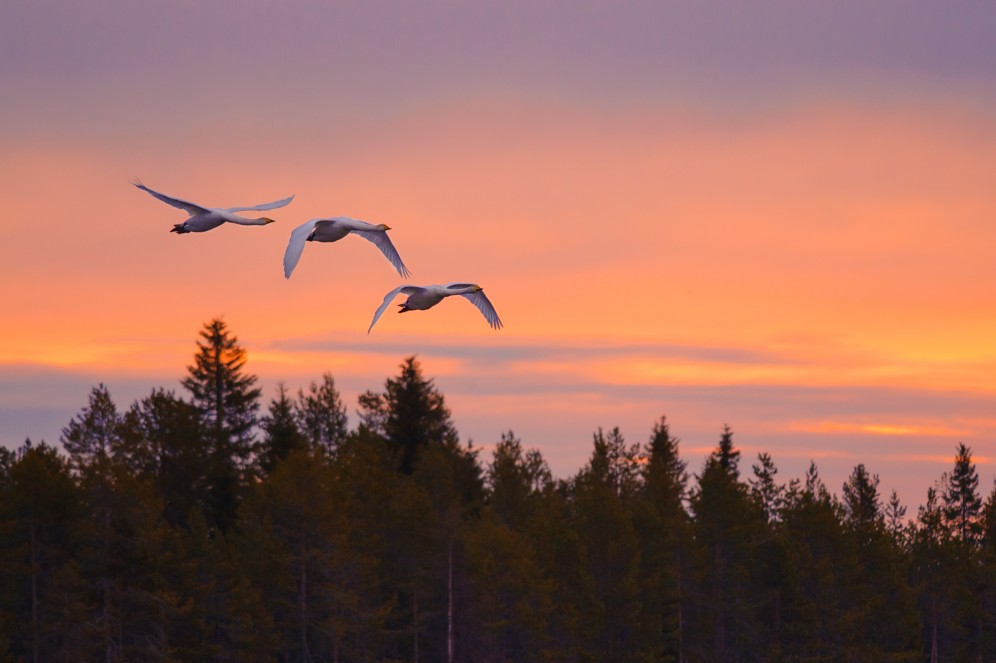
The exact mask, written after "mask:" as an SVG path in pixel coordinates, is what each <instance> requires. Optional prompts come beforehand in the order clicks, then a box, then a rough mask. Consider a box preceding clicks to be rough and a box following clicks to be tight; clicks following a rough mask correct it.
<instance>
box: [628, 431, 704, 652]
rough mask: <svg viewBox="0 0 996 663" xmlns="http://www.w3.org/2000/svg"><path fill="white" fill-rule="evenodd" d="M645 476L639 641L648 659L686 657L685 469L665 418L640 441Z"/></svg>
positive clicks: (639, 517)
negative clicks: (646, 437)
mask: <svg viewBox="0 0 996 663" xmlns="http://www.w3.org/2000/svg"><path fill="white" fill-rule="evenodd" d="M643 455H644V457H645V458H646V462H645V464H644V466H643V477H642V479H643V481H642V485H641V488H640V492H639V498H638V501H637V504H636V508H635V510H634V511H635V516H634V519H635V524H636V531H637V534H638V536H639V539H640V581H639V585H640V588H641V597H640V599H641V600H640V604H641V606H640V608H641V609H640V616H639V619H638V623H639V625H640V630H641V633H640V636H639V637H640V644H639V649H640V653H641V655H642V656H644V657H646V658H647V659H649V660H662V661H673V662H678V661H683V660H685V629H686V624H685V622H686V619H687V614H686V613H687V605H686V604H687V603H688V596H687V595H688V591H687V590H688V585H689V584H690V575H691V573H690V571H689V566H690V565H689V557H690V552H689V545H688V543H689V540H688V539H689V537H690V528H689V522H688V514H687V513H686V512H685V509H684V506H683V500H684V498H685V493H686V486H687V483H688V474H687V473H686V471H685V468H686V464H685V461H683V460H681V458H680V456H679V455H678V439H677V438H676V437H673V436H672V435H671V432H670V429H669V428H668V424H667V419H666V418H665V417H663V416H662V417H661V418H660V421H658V422H657V423H656V424H654V427H653V430H652V431H651V433H650V439H649V440H648V442H647V444H646V445H645V446H644V449H643Z"/></svg>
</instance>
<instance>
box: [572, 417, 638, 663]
mask: <svg viewBox="0 0 996 663" xmlns="http://www.w3.org/2000/svg"><path fill="white" fill-rule="evenodd" d="M593 442H594V444H593V447H594V448H593V450H592V454H591V457H590V459H589V461H588V464H587V465H586V466H585V467H584V468H582V469H581V471H580V472H579V473H578V474H577V476H576V477H575V478H574V479H573V481H572V483H571V488H572V491H571V492H572V498H573V506H574V513H573V516H574V522H575V528H576V531H577V533H578V538H579V540H580V542H581V545H582V554H583V557H582V559H583V560H584V562H585V564H586V567H587V571H588V575H590V577H591V578H592V580H593V581H594V590H595V598H596V599H597V600H598V601H599V603H600V604H601V608H602V615H601V619H600V620H599V621H598V623H597V624H595V625H593V626H594V627H595V628H593V629H592V630H590V631H589V632H588V633H587V634H586V635H587V636H588V641H587V643H586V648H587V649H588V650H589V651H590V652H591V653H592V654H593V655H595V656H597V657H599V658H600V659H602V660H632V658H633V657H634V656H635V655H636V652H637V649H638V647H639V640H638V637H637V633H636V627H637V623H638V616H639V610H640V600H639V595H640V587H639V584H638V583H639V572H640V543H639V539H638V538H637V534H636V527H635V524H634V521H633V514H632V511H631V506H632V504H633V499H634V497H635V495H636V492H637V489H638V486H639V484H638V477H639V460H638V459H639V450H640V445H639V444H634V445H627V444H626V441H625V439H623V436H622V434H621V433H620V432H619V429H618V428H614V429H613V430H612V431H611V432H610V433H609V434H608V435H605V434H604V432H603V431H602V430H601V429H599V430H598V431H597V432H596V433H595V435H594V440H593Z"/></svg>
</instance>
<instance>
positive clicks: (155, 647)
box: [0, 320, 996, 663]
mask: <svg viewBox="0 0 996 663" xmlns="http://www.w3.org/2000/svg"><path fill="white" fill-rule="evenodd" d="M188 371H189V372H188V374H187V375H186V376H185V378H184V380H183V384H184V386H185V387H186V388H187V390H188V391H189V393H190V394H191V400H190V401H189V402H188V401H186V400H184V399H183V398H180V397H178V396H177V395H175V394H174V393H173V392H171V391H168V390H165V389H162V388H157V389H153V390H152V392H151V393H150V394H149V395H148V396H147V397H145V398H141V399H139V400H137V401H135V402H134V403H132V404H131V406H130V407H127V408H119V407H118V406H117V405H116V404H115V403H114V401H113V400H112V398H111V395H110V393H109V391H108V389H107V388H106V387H105V386H104V385H98V386H97V387H95V388H93V390H92V391H91V393H90V394H89V395H88V398H87V399H86V402H85V403H83V404H82V409H81V410H80V412H79V413H78V414H77V415H76V416H74V417H72V418H71V420H70V421H69V423H68V424H67V425H66V426H65V428H64V431H63V435H62V441H63V444H64V452H63V451H60V450H59V449H56V448H53V447H50V446H48V445H46V444H44V443H42V444H38V445H34V444H31V443H30V442H26V443H25V444H24V445H23V446H22V447H21V448H20V449H18V450H16V451H7V450H2V449H0V661H8V660H9V661H32V662H34V661H49V660H51V661H60V660H103V661H108V662H115V663H117V662H121V661H133V660H134V661H145V660H149V661H153V660H157V661H181V660H182V661H187V660H190V661H201V660H204V661H217V662H222V661H299V660H313V661H447V662H449V661H510V660H511V661H523V662H532V661H535V662H540V661H545V662H550V661H563V662H566V661H617V660H618V661H667V662H671V663H692V662H693V661H743V662H745V663H746V662H750V661H787V662H797V661H891V662H893V663H898V662H905V661H910V662H912V661H948V660H951V661H990V660H996V580H994V579H996V487H994V486H996V484H994V483H991V482H990V481H991V477H983V478H984V480H985V481H986V483H987V484H988V488H989V492H988V497H987V499H986V500H985V502H983V501H982V499H981V497H980V495H979V481H980V478H979V472H978V469H977V467H976V466H975V464H974V463H973V462H972V452H971V449H969V448H968V447H967V446H965V445H963V444H961V445H958V447H957V449H956V453H955V456H954V463H953V467H952V468H951V470H950V472H948V473H946V474H944V476H943V477H942V478H941V480H940V481H939V482H938V483H937V484H936V485H935V486H934V487H933V488H931V489H929V490H928V491H927V499H926V502H925V504H924V505H923V506H922V507H921V508H920V509H919V510H918V512H917V515H916V517H915V518H910V519H907V518H906V516H905V514H906V507H905V506H904V505H903V504H902V503H901V502H900V500H899V498H898V496H897V495H896V493H895V491H892V492H891V495H890V497H889V499H888V500H886V501H885V503H884V504H883V500H882V498H881V496H880V493H879V479H878V476H877V475H875V474H873V473H872V472H871V471H869V469H868V468H867V467H866V466H865V464H863V463H858V464H856V465H855V467H854V469H853V471H852V472H851V474H850V476H849V477H848V479H847V481H846V482H845V483H844V484H843V485H842V486H841V488H840V490H839V491H838V492H837V493H833V492H831V491H830V490H829V489H828V488H827V486H826V485H825V483H824V482H823V480H822V479H821V478H820V474H819V471H818V469H817V467H816V464H815V463H810V466H809V469H808V471H807V472H806V473H805V474H804V476H802V477H796V478H791V479H789V480H788V481H787V482H784V483H781V482H779V481H777V480H776V478H777V476H778V470H777V467H776V465H775V461H774V459H772V458H771V456H770V455H768V454H767V453H764V452H761V453H759V454H758V456H757V462H756V464H754V465H753V466H752V468H751V469H752V470H753V472H752V473H751V475H750V476H748V477H744V478H742V477H741V475H740V471H739V467H738V464H739V458H740V451H739V450H737V449H736V448H735V447H734V441H733V433H732V430H731V429H730V428H729V427H728V426H724V427H723V429H722V434H721V436H720V439H719V443H718V444H717V445H716V447H715V449H714V450H713V452H712V453H711V454H709V455H708V456H706V457H705V458H704V459H703V460H704V462H703V463H702V465H701V466H700V467H701V469H700V471H699V472H698V474H696V475H691V476H689V473H688V472H687V465H686V461H685V460H683V459H682V457H681V455H680V454H679V449H678V439H677V438H676V437H674V436H673V435H672V434H671V431H670V429H669V426H668V423H667V420H666V419H665V418H664V417H661V418H660V419H659V420H658V421H657V422H655V423H654V424H653V427H652V430H651V432H650V436H649V438H647V439H646V441H645V442H643V443H642V444H631V443H628V442H627V441H626V439H625V437H624V435H623V433H622V431H621V430H620V429H619V428H615V427H612V428H605V429H602V428H599V429H597V430H596V431H595V432H594V434H593V437H592V438H591V440H590V441H589V442H587V444H590V447H589V450H590V453H589V455H588V461H587V462H586V463H585V465H584V466H583V467H581V468H580V469H579V470H578V471H577V473H576V474H574V475H572V476H569V477H566V478H563V479H555V478H554V477H553V476H552V474H551V472H550V468H549V467H548V465H547V463H546V461H545V460H544V458H543V455H542V453H541V452H540V450H539V449H537V448H529V447H528V446H527V445H526V444H525V443H524V442H523V441H522V440H521V439H520V438H519V437H517V436H516V435H514V434H513V433H512V432H511V431H508V432H505V433H502V434H501V435H500V436H499V439H497V440H489V441H487V442H488V443H486V444H485V445H484V446H479V447H475V446H474V445H472V444H470V443H468V444H466V445H462V444H461V443H460V442H459V438H458V435H457V431H456V429H455V427H454V425H453V422H452V420H451V418H450V413H449V410H448V409H447V407H446V404H445V400H444V398H443V395H442V394H441V393H440V392H439V390H438V389H437V388H436V386H435V384H434V383H433V381H432V380H431V379H429V378H427V377H425V376H424V375H423V373H422V370H421V367H420V366H419V364H418V362H417V361H416V360H415V358H414V357H409V358H407V359H405V360H404V362H403V363H402V364H401V367H400V371H399V374H398V375H396V376H392V377H389V378H387V380H386V382H385V387H384V391H383V392H380V393H377V392H367V393H365V394H363V395H362V396H361V397H360V399H359V400H360V402H359V405H360V408H359V413H360V425H359V427H358V428H357V429H355V430H349V429H348V428H347V420H346V413H345V406H344V405H343V403H342V400H341V398H340V397H339V394H338V392H337V391H336V389H335V383H334V380H333V379H332V376H331V374H328V373H326V374H324V375H323V380H322V381H321V382H319V383H311V385H310V387H309V388H308V389H302V390H301V391H299V392H298V393H297V397H296V398H292V397H291V396H290V395H289V393H288V390H287V389H285V388H284V387H283V386H282V385H281V386H280V388H279V389H278V390H277V392H276V393H275V395H274V396H273V397H272V398H271V399H270V401H269V403H268V408H267V411H266V414H265V416H263V417H262V418H261V419H260V420H259V426H257V425H256V408H257V405H256V403H257V401H258V398H259V390H258V389H257V388H256V384H255V382H256V379H255V377H254V376H252V375H250V374H248V372H247V371H246V363H245V351H244V350H243V349H242V348H241V347H240V346H239V345H238V343H237V342H236V341H235V337H234V335H232V334H231V333H230V332H229V330H228V329H227V328H226V327H225V325H224V324H223V323H222V322H221V321H219V320H215V321H212V322H211V323H209V324H207V325H205V328H204V330H203V331H202V332H201V335H200V338H199V342H198V346H197V354H196V356H195V359H194V364H193V365H192V366H190V367H189V369H188ZM491 442H493V444H491ZM541 442H542V441H541ZM485 450H489V453H485ZM982 467H983V468H986V469H987V471H988V468H987V466H985V465H983V466H982Z"/></svg>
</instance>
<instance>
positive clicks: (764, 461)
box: [747, 452, 785, 522]
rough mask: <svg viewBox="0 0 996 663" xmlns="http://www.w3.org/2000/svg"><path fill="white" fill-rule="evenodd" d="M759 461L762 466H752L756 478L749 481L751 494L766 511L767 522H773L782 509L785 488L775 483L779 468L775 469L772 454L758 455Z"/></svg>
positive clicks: (763, 453) (762, 453)
mask: <svg viewBox="0 0 996 663" xmlns="http://www.w3.org/2000/svg"><path fill="white" fill-rule="evenodd" d="M757 460H758V462H759V463H760V464H759V465H752V466H751V469H752V470H753V471H754V477H753V478H752V479H748V481H747V483H749V484H750V492H751V494H752V495H753V496H754V499H756V500H757V502H758V503H759V504H760V505H761V507H762V508H763V509H764V519H765V521H766V522H772V521H773V520H776V519H777V518H778V512H779V511H780V510H781V508H782V502H783V500H784V497H783V494H784V492H785V487H784V486H782V485H780V484H777V483H775V475H776V474H778V468H776V467H775V463H774V461H772V460H771V455H770V454H768V453H766V452H761V453H759V454H758V455H757Z"/></svg>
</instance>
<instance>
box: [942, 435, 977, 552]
mask: <svg viewBox="0 0 996 663" xmlns="http://www.w3.org/2000/svg"><path fill="white" fill-rule="evenodd" d="M978 488H979V476H978V475H977V474H976V473H975V464H974V463H972V450H971V449H970V448H969V447H966V446H965V444H964V443H961V442H959V443H958V450H957V454H956V455H955V466H954V470H953V471H952V472H951V474H950V475H948V481H947V485H946V486H944V493H943V496H942V497H943V500H944V524H945V526H946V527H947V528H948V531H949V532H950V533H951V536H953V537H955V538H956V539H958V540H960V541H963V542H965V543H967V544H974V543H976V542H977V541H978V539H979V535H980V533H981V529H982V524H981V521H980V514H981V511H982V498H980V497H979V493H978Z"/></svg>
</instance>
